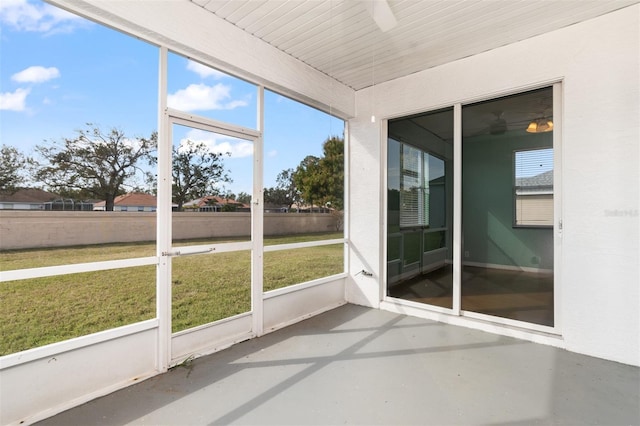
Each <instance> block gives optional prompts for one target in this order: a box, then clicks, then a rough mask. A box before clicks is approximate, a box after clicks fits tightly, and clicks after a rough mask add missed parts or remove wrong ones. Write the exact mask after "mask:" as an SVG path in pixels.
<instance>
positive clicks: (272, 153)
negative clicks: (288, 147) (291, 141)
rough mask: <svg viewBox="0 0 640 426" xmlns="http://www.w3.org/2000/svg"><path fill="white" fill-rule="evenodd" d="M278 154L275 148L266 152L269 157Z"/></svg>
mask: <svg viewBox="0 0 640 426" xmlns="http://www.w3.org/2000/svg"><path fill="white" fill-rule="evenodd" d="M277 155H278V151H276V150H275V149H272V150H271V151H269V152H267V157H269V158H275V157H276V156H277Z"/></svg>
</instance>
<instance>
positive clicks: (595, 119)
mask: <svg viewBox="0 0 640 426" xmlns="http://www.w3.org/2000/svg"><path fill="white" fill-rule="evenodd" d="M639 21H640V6H639V5H635V6H632V7H628V8H625V9H622V10H619V11H616V12H613V13H610V14H608V15H605V16H602V17H599V18H596V19H593V20H590V21H587V22H583V23H580V24H576V25H573V26H570V27H567V28H564V29H562V30H558V31H555V32H552V33H548V34H545V35H542V36H538V37H535V38H532V39H528V40H524V41H522V42H519V43H515V44H512V45H508V46H504V47H502V48H499V49H495V50H492V51H488V52H485V53H482V54H479V55H476V56H472V57H468V58H465V59H462V60H459V61H456V62H453V63H449V64H446V65H442V66H439V67H436V68H433V69H429V70H425V71H423V72H421V73H417V74H413V75H411V76H408V77H405V78H401V79H398V80H394V81H391V82H388V83H385V84H379V85H376V86H375V87H374V88H369V89H366V90H362V91H359V92H357V94H356V109H357V115H356V118H355V119H353V120H351V121H350V128H351V135H350V140H351V146H350V150H351V163H350V168H351V174H350V181H351V193H350V205H349V208H350V209H351V217H352V219H351V244H352V246H351V248H352V251H351V256H350V259H351V261H350V271H351V272H352V274H354V273H355V272H357V271H359V270H361V269H362V268H363V267H364V268H365V269H366V268H367V267H371V268H372V270H373V272H374V276H373V277H371V278H369V277H365V276H363V275H357V276H352V278H351V280H350V281H349V282H348V288H347V297H348V300H349V301H350V302H353V303H358V304H363V305H368V306H374V307H377V306H379V301H380V294H381V289H380V288H381V283H382V282H383V281H384V280H383V279H381V278H380V276H379V275H381V274H382V272H383V268H382V265H383V262H382V261H381V255H383V253H384V249H385V248H384V247H383V246H382V241H383V235H384V234H383V233H384V232H385V229H384V223H383V214H384V213H383V212H384V210H385V206H384V205H382V200H383V197H382V195H381V194H382V191H383V190H384V182H383V169H382V167H381V168H378V169H376V168H375V167H374V166H375V165H376V164H378V163H379V162H380V161H381V160H382V159H383V156H382V154H383V152H382V151H381V149H386V141H385V138H384V137H381V135H384V134H385V132H384V129H383V128H382V127H383V126H384V122H383V121H382V120H381V118H390V117H397V116H402V115H406V114H410V113H415V112H419V111H427V110H432V109H436V108H439V107H442V106H449V105H452V104H454V103H457V102H463V103H464V102H469V101H475V100H480V99H486V98H491V97H493V96H498V95H502V94H508V93H514V92H518V91H521V90H525V89H527V88H531V87H534V86H539V85H543V84H547V83H551V82H555V81H562V82H563V112H562V114H563V123H564V126H563V138H562V147H561V155H562V171H561V173H562V176H561V178H562V188H561V190H562V202H563V205H562V210H563V235H562V252H561V253H562V258H561V265H560V274H559V275H557V276H556V289H557V290H558V291H560V292H561V294H560V296H561V302H560V303H561V305H560V315H561V333H562V338H563V340H564V341H563V342H562V343H560V345H562V346H564V347H566V348H567V349H569V350H571V351H575V352H580V353H585V354H589V355H593V356H597V357H602V358H606V359H610V360H615V361H620V362H624V363H628V364H634V365H640V316H639V311H640V309H639V308H640V290H639V289H640V285H639V284H640V283H639V281H640V267H639V262H638V259H640V249H639V238H638V237H639V232H640V227H639V221H640V219H639V216H638V208H639V204H640V203H639V194H640V175H639V173H638V169H639V164H640V151H639V149H638V141H639V140H640V102H639V97H640V78H639V76H640V72H639V62H640V36H639ZM374 92H375V93H374ZM382 94H384V95H382ZM372 114H375V116H376V119H377V121H376V122H375V123H372V122H371V115H372ZM382 166H383V167H384V164H383V165H382ZM376 183H377V184H376ZM375 206H377V208H376V207H375ZM376 228H377V229H378V232H373V230H374V229H376ZM494 329H495V330H496V331H497V332H500V330H499V329H498V328H494Z"/></svg>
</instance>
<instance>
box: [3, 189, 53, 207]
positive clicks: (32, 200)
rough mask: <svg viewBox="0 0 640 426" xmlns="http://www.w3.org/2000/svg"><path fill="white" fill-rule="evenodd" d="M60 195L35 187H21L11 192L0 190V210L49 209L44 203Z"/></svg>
mask: <svg viewBox="0 0 640 426" xmlns="http://www.w3.org/2000/svg"><path fill="white" fill-rule="evenodd" d="M56 199H60V196H59V195H57V194H53V193H51V192H47V191H44V190H42V189H37V188H21V189H18V190H17V191H16V192H14V193H13V194H8V193H3V192H0V210H50V209H47V208H46V205H47V204H48V203H49V204H50V203H51V202H53V201H54V200H56Z"/></svg>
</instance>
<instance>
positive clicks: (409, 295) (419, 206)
mask: <svg viewBox="0 0 640 426" xmlns="http://www.w3.org/2000/svg"><path fill="white" fill-rule="evenodd" d="M452 144H453V109H451V108H449V109H446V110H439V111H435V112H431V113H426V114H420V115H416V116H412V117H407V118H402V119H398V120H391V121H389V138H388V144H387V149H388V151H387V154H388V155H387V210H388V212H387V213H388V214H387V217H388V222H387V223H388V225H387V295H388V296H391V297H396V298H400V299H405V300H411V301H415V302H420V303H426V304H430V305H435V306H440V307H443V308H451V307H452V304H453V270H452V261H453V250H452V244H453V238H452V225H453V217H452V214H453V208H452V207H453V205H452V200H453V177H452V172H453V145H452Z"/></svg>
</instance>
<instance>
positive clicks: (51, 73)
mask: <svg viewBox="0 0 640 426" xmlns="http://www.w3.org/2000/svg"><path fill="white" fill-rule="evenodd" d="M58 77H60V71H59V70H58V68H56V67H49V68H45V67H41V66H39V65H35V66H32V67H29V68H26V69H24V70H22V71H20V72H18V73H15V74H14V75H12V76H11V80H13V81H17V82H18V83H43V82H45V81H47V80H51V79H53V78H58Z"/></svg>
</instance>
